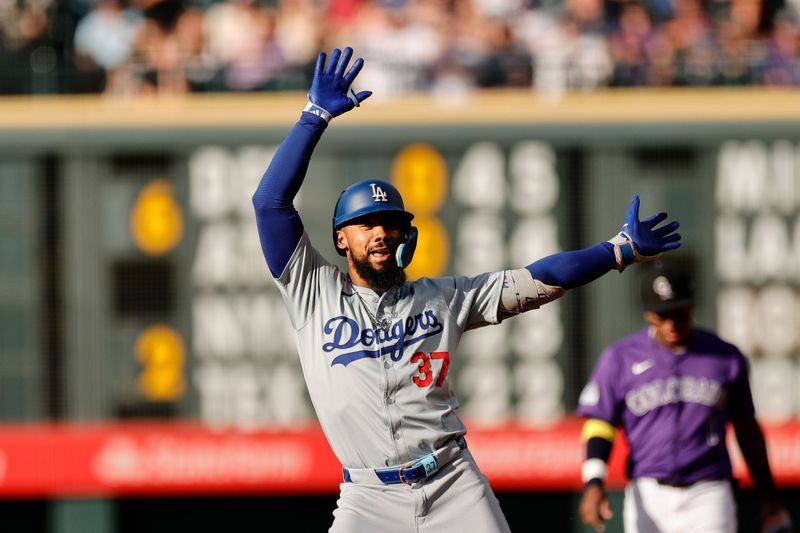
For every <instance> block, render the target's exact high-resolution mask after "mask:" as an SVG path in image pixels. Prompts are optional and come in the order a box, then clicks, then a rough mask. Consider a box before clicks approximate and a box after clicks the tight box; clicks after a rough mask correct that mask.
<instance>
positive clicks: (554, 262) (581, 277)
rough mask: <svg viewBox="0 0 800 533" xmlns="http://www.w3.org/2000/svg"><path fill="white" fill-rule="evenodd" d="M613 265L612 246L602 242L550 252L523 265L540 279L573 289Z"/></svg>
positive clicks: (543, 281)
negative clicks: (554, 252)
mask: <svg viewBox="0 0 800 533" xmlns="http://www.w3.org/2000/svg"><path fill="white" fill-rule="evenodd" d="M615 266H616V259H615V258H614V246H613V245H612V244H611V243H609V242H601V243H600V244H595V245H594V246H590V247H589V248H584V249H582V250H574V251H571V252H560V253H557V254H553V255H549V256H547V257H544V258H542V259H539V260H538V261H536V262H535V263H533V264H530V265H528V266H526V267H525V268H527V269H528V271H529V272H530V273H531V275H532V276H533V277H534V279H538V280H539V281H541V282H542V283H546V284H548V285H553V286H555V287H563V288H565V289H574V288H575V287H580V286H581V285H585V284H586V283H589V282H590V281H592V280H595V279H597V278H599V277H600V276H602V275H603V274H605V273H606V272H608V271H609V270H611V269H613V268H614V267H615Z"/></svg>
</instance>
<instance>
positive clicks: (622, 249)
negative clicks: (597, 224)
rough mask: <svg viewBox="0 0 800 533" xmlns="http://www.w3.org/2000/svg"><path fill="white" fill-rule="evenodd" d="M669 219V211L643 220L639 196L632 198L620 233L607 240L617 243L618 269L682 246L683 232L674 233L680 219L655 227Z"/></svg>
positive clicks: (623, 268)
mask: <svg viewBox="0 0 800 533" xmlns="http://www.w3.org/2000/svg"><path fill="white" fill-rule="evenodd" d="M666 218H667V214H666V213H658V214H655V215H653V216H651V217H650V218H647V219H645V220H641V221H640V220H639V195H638V194H637V195H636V196H634V197H633V201H632V202H631V205H630V207H629V208H628V214H627V215H625V222H624V223H623V224H622V228H621V229H620V232H619V233H617V234H616V235H615V236H614V237H612V238H611V239H609V241H608V242H610V243H611V244H613V245H614V255H615V257H616V260H617V265H616V269H617V270H619V271H620V272H622V271H623V270H625V267H626V266H628V265H630V264H634V263H643V262H645V261H652V260H653V259H657V258H658V257H660V256H661V254H662V253H664V252H667V251H669V250H674V249H676V248H678V247H679V246H680V245H681V244H680V242H678V241H680V240H681V235H680V233H673V232H674V231H675V230H676V229H678V227H679V226H680V224H679V223H678V222H677V221H672V222H670V223H669V224H666V225H664V226H661V227H660V228H656V226H657V225H658V224H659V223H661V222H663V221H664V220H666Z"/></svg>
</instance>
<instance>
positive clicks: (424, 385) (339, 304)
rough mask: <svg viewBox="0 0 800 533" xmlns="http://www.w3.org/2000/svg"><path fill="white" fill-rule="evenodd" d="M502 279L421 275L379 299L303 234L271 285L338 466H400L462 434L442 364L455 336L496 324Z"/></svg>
mask: <svg viewBox="0 0 800 533" xmlns="http://www.w3.org/2000/svg"><path fill="white" fill-rule="evenodd" d="M503 277H504V276H503V272H502V271H500V272H494V273H487V274H482V275H479V276H475V277H442V278H437V279H429V278H422V279H418V280H416V281H413V282H407V283H405V284H404V285H403V286H402V287H400V288H397V289H391V290H389V291H387V292H386V293H384V294H383V295H380V296H379V295H378V294H377V293H375V292H373V291H372V290H371V289H368V288H364V287H357V286H355V285H353V284H352V283H351V282H350V279H349V277H348V276H347V275H345V274H344V273H342V272H341V271H340V270H339V269H338V268H337V267H336V266H335V265H332V264H331V263H329V262H328V261H326V260H325V259H324V258H323V257H322V256H321V255H320V254H319V252H318V251H317V250H316V249H315V248H314V247H313V246H312V245H311V243H310V241H309V238H308V236H307V235H306V234H304V235H303V237H302V238H301V239H300V242H299V243H298V245H297V248H296V249H295V250H294V253H293V254H292V256H291V258H290V259H289V262H288V264H287V266H286V268H285V269H284V271H283V272H282V273H281V275H280V277H279V278H277V279H276V283H277V285H278V287H279V289H280V291H281V294H282V295H283V298H284V300H285V302H286V305H287V307H288V310H289V316H290V319H291V323H292V325H293V327H294V330H295V334H296V341H297V349H298V353H299V355H300V362H301V366H302V368H303V374H304V376H305V380H306V384H307V387H308V390H309V394H310V396H311V401H312V403H313V404H314V408H315V410H316V413H317V418H318V419H319V422H320V424H321V426H322V429H323V431H324V432H325V435H326V437H327V439H328V442H329V443H330V446H331V448H332V449H333V452H334V453H335V454H336V457H337V458H338V459H339V461H340V462H341V463H342V464H343V465H344V466H346V467H348V468H382V467H386V466H394V465H399V464H404V463H407V462H409V461H412V460H415V459H418V458H420V457H422V456H424V455H427V454H429V453H432V452H433V451H435V450H436V449H437V448H440V447H441V446H442V445H444V444H445V443H446V442H447V441H449V440H450V439H452V438H454V437H458V436H460V435H463V434H464V433H465V432H466V430H465V428H464V424H463V423H462V421H461V419H460V418H459V417H458V415H457V414H456V412H455V410H456V408H457V407H458V401H457V399H456V397H455V395H454V394H453V391H452V390H451V388H450V380H449V376H448V370H449V367H450V357H451V356H454V355H455V349H456V346H457V344H458V342H459V339H460V338H461V335H462V334H463V333H464V331H466V330H468V329H472V328H477V327H480V326H484V325H488V324H495V323H498V322H499V321H500V319H501V318H500V316H499V314H498V307H499V304H500V298H501V291H502V286H503Z"/></svg>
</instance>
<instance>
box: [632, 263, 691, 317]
mask: <svg viewBox="0 0 800 533" xmlns="http://www.w3.org/2000/svg"><path fill="white" fill-rule="evenodd" d="M641 300H642V308H643V309H644V310H645V311H652V312H654V313H666V312H669V311H674V310H676V309H681V308H685V307H689V306H692V305H694V303H695V284H694V280H693V279H692V276H691V274H690V273H689V270H688V269H687V268H686V267H684V266H681V265H676V264H669V263H664V262H660V261H659V262H657V263H655V264H654V265H653V267H652V268H650V269H649V270H648V271H647V272H646V273H645V274H644V275H643V276H642V279H641Z"/></svg>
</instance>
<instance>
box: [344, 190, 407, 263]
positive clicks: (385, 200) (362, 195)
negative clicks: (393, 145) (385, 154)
mask: <svg viewBox="0 0 800 533" xmlns="http://www.w3.org/2000/svg"><path fill="white" fill-rule="evenodd" d="M385 212H395V213H401V214H403V215H405V216H406V218H407V220H408V222H409V223H410V222H411V219H413V218H414V215H413V214H412V213H409V212H408V211H406V208H405V205H404V204H403V197H402V196H400V191H398V190H397V188H396V187H395V186H394V185H392V184H391V183H389V182H387V181H383V180H363V181H359V182H357V183H354V184H352V185H350V186H349V187H347V188H346V189H345V190H343V191H342V193H341V194H340V195H339V199H338V200H336V207H335V208H334V209H333V245H334V246H335V247H336V251H337V252H338V253H339V255H345V252H344V250H342V249H340V248H339V247H338V246H336V230H338V229H339V228H341V227H342V226H345V225H347V223H348V222H351V221H353V220H355V219H357V218H359V217H362V216H364V215H369V214H372V213H385ZM409 229H410V224H409Z"/></svg>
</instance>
